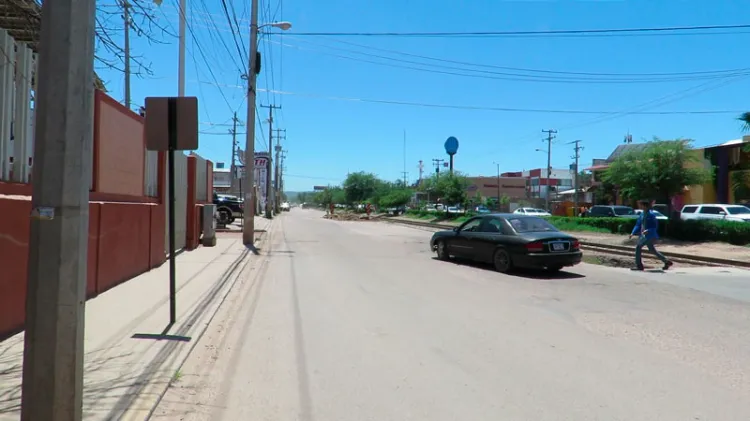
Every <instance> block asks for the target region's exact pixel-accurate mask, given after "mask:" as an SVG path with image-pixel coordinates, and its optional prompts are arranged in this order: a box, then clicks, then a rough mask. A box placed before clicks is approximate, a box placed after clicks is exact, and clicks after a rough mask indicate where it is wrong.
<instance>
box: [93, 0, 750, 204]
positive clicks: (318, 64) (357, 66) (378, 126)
mask: <svg viewBox="0 0 750 421" xmlns="http://www.w3.org/2000/svg"><path fill="white" fill-rule="evenodd" d="M187 1H188V4H189V5H188V19H189V26H190V28H191V31H189V32H188V42H187V48H188V56H187V59H188V63H187V82H188V83H187V94H188V95H194V96H197V97H198V98H199V108H200V113H201V117H200V120H201V122H202V123H206V124H202V125H201V130H202V131H203V132H204V133H219V134H216V135H212V134H202V135H201V138H200V142H201V147H200V150H199V151H198V152H199V154H201V155H202V156H204V157H206V158H208V159H211V160H213V161H214V162H217V161H224V162H227V163H228V162H229V156H230V153H231V136H228V135H226V134H225V133H226V132H227V129H229V128H230V127H229V124H230V123H231V118H232V114H233V112H234V111H237V112H238V115H239V118H240V119H241V120H242V121H243V122H244V120H245V115H246V103H245V101H244V98H243V97H244V92H245V91H244V88H243V87H242V86H241V85H242V84H243V81H242V79H241V78H240V77H239V74H240V72H241V68H240V66H242V67H245V66H246V64H245V61H246V57H247V53H246V51H242V58H239V57H238V56H239V54H240V53H239V52H238V51H237V46H236V45H235V42H234V40H233V38H232V33H231V31H230V24H229V23H228V21H227V19H226V17H225V15H224V11H223V9H222V7H221V3H220V2H219V1H216V0H187ZM227 1H228V2H229V4H231V5H233V7H234V11H235V13H236V15H237V18H238V22H239V25H240V27H241V29H242V31H241V37H242V38H241V39H238V43H237V44H238V45H239V46H240V47H243V46H244V47H245V49H246V46H247V44H248V26H247V22H248V21H249V1H246V0H243V1H239V0H227ZM233 1H234V3H232V2H233ZM459 4H460V6H459ZM746 6H747V4H746V2H744V1H739V0H723V1H720V2H718V1H716V2H706V1H703V0H683V1H679V2H677V1H645V0H637V1H636V0H632V1H572V0H570V1H565V0H558V1H503V0H484V1H482V0H473V1H466V2H449V1H447V0H432V1H426V0H410V1H406V0H380V1H351V0H262V1H261V19H260V21H261V23H263V22H270V21H280V20H286V21H290V22H292V24H293V28H292V29H291V30H290V31H288V32H286V33H285V34H284V35H283V36H279V35H270V36H269V35H266V36H264V37H263V38H262V40H261V42H260V46H261V47H260V49H261V52H262V53H263V57H264V58H263V72H262V73H261V75H260V76H259V79H258V84H259V90H261V91H260V92H259V94H258V104H259V105H260V104H262V105H267V104H269V103H274V104H276V105H280V106H281V107H282V109H281V110H280V111H278V112H277V114H276V116H275V125H276V127H277V128H281V129H286V135H287V138H286V140H285V141H283V144H284V148H285V149H287V150H288V151H289V152H288V157H287V161H286V164H287V178H286V184H287V189H288V190H309V189H311V188H312V186H313V185H321V184H323V185H325V184H336V183H338V182H340V181H341V180H343V178H344V177H345V176H346V173H347V171H360V170H364V171H370V172H374V173H376V174H378V175H379V176H381V177H383V178H386V179H398V178H401V177H402V175H401V172H402V171H404V166H405V167H406V171H407V172H408V173H409V175H408V176H409V179H410V180H412V181H413V180H416V178H417V176H418V169H417V165H418V161H419V160H420V159H421V160H423V161H425V171H426V172H428V171H430V169H431V168H432V167H431V160H432V159H433V158H447V157H446V156H445V153H444V150H443V143H444V141H445V139H446V138H447V137H448V136H455V137H457V138H458V139H459V141H460V148H459V151H458V154H457V155H456V162H455V165H456V169H457V170H460V171H463V172H466V173H469V174H471V175H494V174H495V172H496V166H495V164H494V162H499V163H500V164H501V171H520V170H523V169H532V168H540V167H543V166H545V165H546V154H545V153H541V152H536V151H535V149H538V148H545V144H544V143H542V141H541V139H542V137H543V133H542V132H541V131H542V129H548V128H553V129H557V130H558V131H559V133H558V135H557V139H556V140H555V142H554V143H553V146H552V164H553V166H554V167H558V168H559V167H563V168H565V167H567V166H568V165H569V164H570V163H571V156H572V155H573V151H572V145H569V144H568V142H570V141H573V140H576V139H581V140H582V141H583V143H582V145H583V146H584V147H585V149H584V150H583V151H582V153H581V162H582V165H586V164H590V163H591V159H592V158H605V157H606V156H607V155H608V154H609V153H610V152H611V151H612V149H614V148H615V147H616V146H617V145H618V144H620V143H621V142H622V140H623V137H624V135H625V134H627V133H628V132H630V133H631V134H632V135H633V139H634V140H635V141H640V140H642V139H651V138H652V137H653V136H658V137H661V138H676V137H686V138H692V139H695V140H696V144H697V145H710V144H717V143H721V142H724V141H727V140H730V139H736V138H738V137H740V136H741V134H742V132H741V126H740V125H739V123H738V122H737V121H736V120H735V117H736V116H737V114H739V112H740V111H742V110H747V109H750V105H748V102H747V93H748V92H750V72H748V71H743V72H740V73H734V74H731V77H730V76H728V75H726V74H725V75H720V76H721V77H718V76H716V77H713V78H710V79H709V78H706V77H704V75H695V74H692V75H687V76H670V75H667V76H653V77H647V78H651V80H654V79H659V80H658V81H657V82H650V83H649V82H643V81H642V79H643V78H644V76H627V75H626V76H587V75H578V76H576V75H573V76H571V75H566V74H560V73H548V72H550V71H551V72H581V73H596V74H600V73H607V74H643V73H675V72H705V71H720V70H728V69H741V68H746V67H750V66H747V65H746V62H747V58H746V53H745V52H746V46H747V44H748V40H750V30H732V31H714V32H719V33H718V34H712V35H709V34H706V33H701V34H699V35H667V36H652V35H650V36H643V35H635V36H634V35H628V36H554V37H550V36H545V37H491V38H490V37H465V38H445V37H432V38H403V37H310V36H299V35H295V33H301V32H439V31H440V32H454V31H548V30H566V29H601V28H635V27H668V26H697V25H728V24H743V23H747V22H746V21H743V20H742V18H741V17H742V16H746V15H747V7H746ZM109 10H111V6H110V7H109ZM157 10H158V11H157V12H156V14H157V16H158V17H159V18H160V20H161V22H162V23H164V25H165V27H167V28H168V29H169V30H170V31H173V32H175V33H176V28H177V22H178V19H177V7H176V2H173V1H170V2H166V1H165V2H164V3H163V4H162V6H161V7H160V9H157ZM275 31H276V32H278V31H277V30H275ZM191 33H192V34H194V35H195V40H197V42H198V44H199V45H200V47H201V49H202V50H203V52H204V55H205V56H206V58H207V59H208V63H211V64H210V65H207V63H206V61H205V60H204V59H203V57H202V56H201V54H200V52H199V51H198V49H197V48H196V46H195V40H194V39H193V37H192V35H191ZM160 37H161V36H160ZM162 39H163V41H164V42H165V44H162V45H158V44H157V45H153V44H149V43H147V42H146V41H145V40H144V39H135V40H134V41H133V51H134V54H137V55H141V56H143V59H142V60H143V61H144V62H146V63H149V65H150V68H151V70H152V72H153V75H151V76H147V77H143V78H134V79H133V82H132V92H133V101H134V103H136V104H142V103H143V98H144V97H146V96H167V95H176V93H177V40H176V39H174V38H172V37H171V36H170V35H163V38H162ZM224 44H226V46H225V45H224ZM240 50H242V48H240ZM400 53H408V54H413V55H419V56H426V57H430V58H437V59H442V60H452V61H454V62H462V63H468V64H456V63H446V62H444V61H438V60H429V59H424V58H417V57H414V56H407V55H404V54H400ZM375 56H380V57H375ZM383 57H386V58H383ZM373 62H375V63H385V65H383V64H380V65H379V64H375V63H373ZM415 62H418V63H424V64H417V63H415ZM469 64H479V65H480V66H482V67H476V66H470V65H469ZM398 66H401V67H398ZM441 66H442V67H441ZM493 66H495V67H493ZM498 66H503V67H509V68H522V69H531V70H537V72H531V73H530V72H528V71H525V70H507V69H499V68H498ZM404 67H411V69H410V68H404ZM449 67H450V68H449ZM413 68H419V69H422V70H419V71H418V70H414V69H413ZM209 69H210V71H211V72H213V75H212V74H211V72H209ZM472 70H473V71H472ZM477 71H478V72H477ZM539 71H541V72H539ZM98 72H99V74H100V75H101V76H102V78H103V79H104V80H105V81H106V82H107V86H108V89H109V90H110V94H111V95H112V96H113V97H114V98H116V99H117V100H122V99H123V88H122V87H123V83H122V75H121V74H120V73H118V72H116V71H109V70H103V69H98ZM439 72H449V73H450V72H452V73H460V74H461V75H451V74H445V73H439ZM500 73H504V74H500ZM466 74H472V75H475V76H474V77H469V76H466ZM509 74H514V75H515V76H514V75H509ZM518 75H521V76H518ZM528 75H537V76H539V75H542V76H548V77H547V79H546V80H545V81H541V80H540V79H539V78H538V77H537V78H534V79H533V80H529V79H530V78H529V76H528ZM476 76H481V77H476ZM563 78H567V79H563ZM571 78H576V81H575V82H576V83H573V82H571V80H570V79H571ZM601 78H615V79H620V80H625V81H627V82H628V83H592V79H601ZM519 79H521V80H519ZM675 79H677V80H675ZM549 80H552V81H553V82H550V81H549ZM561 80H562V81H563V82H562V83H561ZM266 89H270V90H274V91H282V92H285V94H280V93H268V92H265V91H263V90H266ZM351 99H365V100H382V101H392V102H407V103H419V104H425V105H452V106H460V107H474V109H452V108H436V107H430V106H417V105H397V104H392V103H390V104H385V103H372V102H363V101H352V100H351ZM487 108H496V109H497V108H500V109H510V108H512V109H526V110H542V111H544V110H548V111H546V112H531V111H524V112H511V111H507V110H505V111H500V110H489V109H487ZM259 110H260V112H261V114H262V117H263V120H265V119H266V118H267V113H268V110H267V109H265V108H259ZM571 110H580V111H593V112H618V113H619V114H606V115H582V114H573V113H567V112H562V111H571ZM706 110H726V111H729V112H728V113H720V114H668V115H664V114H662V115H653V114H652V115H642V114H635V113H634V112H636V111H637V112H662V111H670V112H671V111H706ZM552 111H554V112H552ZM735 111H736V112H735ZM208 123H213V125H211V124H208ZM267 128H268V127H267V124H265V123H264V124H263V125H262V131H261V129H260V128H259V129H257V131H256V133H257V135H256V139H257V141H256V150H262V149H265V147H266V144H267V138H268V132H267ZM239 131H240V132H241V133H244V132H245V130H244V128H241V129H240V130H239ZM404 131H405V132H406V148H405V149H406V154H404ZM241 138H242V144H244V136H241ZM404 155H405V156H404ZM404 158H405V159H404ZM404 161H405V164H404Z"/></svg>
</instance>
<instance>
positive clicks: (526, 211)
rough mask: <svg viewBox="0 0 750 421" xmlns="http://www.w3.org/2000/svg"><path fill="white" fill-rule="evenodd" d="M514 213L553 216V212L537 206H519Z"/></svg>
mask: <svg viewBox="0 0 750 421" xmlns="http://www.w3.org/2000/svg"><path fill="white" fill-rule="evenodd" d="M513 213H517V214H521V215H532V216H552V214H551V213H549V212H547V211H546V210H544V209H537V208H518V209H516V210H515V211H513Z"/></svg>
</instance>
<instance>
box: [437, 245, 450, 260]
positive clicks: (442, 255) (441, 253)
mask: <svg viewBox="0 0 750 421" xmlns="http://www.w3.org/2000/svg"><path fill="white" fill-rule="evenodd" d="M436 246H437V258H438V259H440V260H448V259H450V256H449V255H448V246H447V245H446V244H445V241H438V242H437V244H436Z"/></svg>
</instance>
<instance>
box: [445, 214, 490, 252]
mask: <svg viewBox="0 0 750 421" xmlns="http://www.w3.org/2000/svg"><path fill="white" fill-rule="evenodd" d="M481 225H482V218H481V217H475V218H472V219H469V220H468V221H466V222H464V224H463V225H461V226H460V227H458V231H457V232H456V236H455V237H453V238H452V239H451V240H450V241H449V242H448V252H449V253H450V254H451V255H453V256H456V257H461V258H464V259H473V258H474V257H473V255H474V247H475V245H476V244H475V241H474V240H475V235H477V234H479V227H480V226H481Z"/></svg>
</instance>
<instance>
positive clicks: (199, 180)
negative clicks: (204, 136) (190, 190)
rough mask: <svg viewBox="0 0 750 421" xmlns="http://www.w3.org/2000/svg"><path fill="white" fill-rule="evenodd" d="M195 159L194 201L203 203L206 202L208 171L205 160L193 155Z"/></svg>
mask: <svg viewBox="0 0 750 421" xmlns="http://www.w3.org/2000/svg"><path fill="white" fill-rule="evenodd" d="M193 156H194V157H195V161H196V162H195V200H196V201H198V202H205V201H207V200H208V179H207V178H206V177H208V169H207V167H206V165H207V164H206V160H205V159H203V158H202V157H201V156H199V155H196V154H193Z"/></svg>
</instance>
